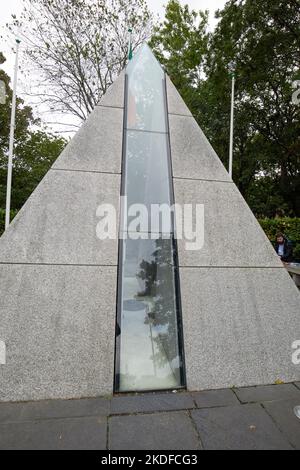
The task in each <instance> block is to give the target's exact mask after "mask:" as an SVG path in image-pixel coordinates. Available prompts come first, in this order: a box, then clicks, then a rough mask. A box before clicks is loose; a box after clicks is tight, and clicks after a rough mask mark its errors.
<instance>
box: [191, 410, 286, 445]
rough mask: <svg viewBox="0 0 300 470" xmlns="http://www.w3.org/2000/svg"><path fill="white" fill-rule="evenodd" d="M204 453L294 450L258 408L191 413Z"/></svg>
mask: <svg viewBox="0 0 300 470" xmlns="http://www.w3.org/2000/svg"><path fill="white" fill-rule="evenodd" d="M191 415H192V418H193V419H194V421H195V424H196V427H197V429H198V432H199V434H200V437H201V441H202V443H203V446H204V449H209V450H221V449H222V450H223V449H224V450H246V449H247V450H281V449H285V450H291V449H293V448H292V446H291V445H290V444H289V442H288V440H287V439H286V438H285V436H283V434H282V433H281V432H280V431H279V429H278V428H277V427H276V425H275V424H274V422H273V421H272V419H271V418H270V417H269V416H268V414H267V413H266V411H265V410H264V409H263V408H262V407H261V406H260V405H258V404H252V405H243V406H242V405H238V406H228V407H223V408H209V409H203V410H195V411H192V412H191Z"/></svg>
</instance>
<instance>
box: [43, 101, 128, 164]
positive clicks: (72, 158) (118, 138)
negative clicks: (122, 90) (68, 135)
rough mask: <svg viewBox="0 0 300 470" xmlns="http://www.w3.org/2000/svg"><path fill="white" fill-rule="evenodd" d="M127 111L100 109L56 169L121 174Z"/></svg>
mask: <svg viewBox="0 0 300 470" xmlns="http://www.w3.org/2000/svg"><path fill="white" fill-rule="evenodd" d="M122 132H123V110H122V109H117V108H104V107H101V106H96V107H95V109H94V110H93V111H92V112H91V114H90V115H89V116H88V118H87V120H86V121H85V123H84V124H83V125H82V126H81V127H80V129H79V131H78V132H76V134H75V135H74V137H73V138H72V139H71V140H70V142H69V143H68V145H67V146H66V147H65V149H64V150H63V152H62V153H61V154H60V156H59V157H58V158H57V160H56V161H55V163H54V164H53V167H52V168H56V169H65V170H77V171H79V170H82V171H99V172H102V173H103V172H104V173H105V172H108V173H121V159H122Z"/></svg>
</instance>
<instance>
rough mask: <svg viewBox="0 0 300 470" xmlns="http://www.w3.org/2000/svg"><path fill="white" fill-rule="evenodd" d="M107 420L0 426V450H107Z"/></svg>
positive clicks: (73, 419) (42, 422) (91, 418)
mask: <svg viewBox="0 0 300 470" xmlns="http://www.w3.org/2000/svg"><path fill="white" fill-rule="evenodd" d="M106 432H107V419H106V418H103V417H90V418H69V419H68V418H67V419H53V420H44V421H35V422H25V423H10V424H3V425H1V426H0V449H5V450H73V449H74V450H102V449H105V448H106Z"/></svg>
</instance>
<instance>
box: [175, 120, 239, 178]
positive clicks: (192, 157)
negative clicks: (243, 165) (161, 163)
mask: <svg viewBox="0 0 300 470" xmlns="http://www.w3.org/2000/svg"><path fill="white" fill-rule="evenodd" d="M169 127H170V139H171V153H172V170H173V176H174V177H176V178H188V179H199V180H203V179H204V180H205V179H206V180H218V181H228V182H231V178H230V177H229V174H228V172H227V171H226V169H225V167H224V165H223V164H222V162H221V160H220V159H219V158H218V156H217V154H216V152H215V151H214V149H213V148H212V146H211V144H210V143H209V141H208V140H207V138H206V137H205V135H204V133H203V131H202V130H201V129H200V127H199V126H198V124H197V122H196V120H195V119H194V118H191V117H188V116H178V115H176V114H170V115H169Z"/></svg>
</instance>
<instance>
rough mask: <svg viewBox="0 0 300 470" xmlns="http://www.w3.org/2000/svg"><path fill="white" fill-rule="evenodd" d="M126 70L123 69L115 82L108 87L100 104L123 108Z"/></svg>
mask: <svg viewBox="0 0 300 470" xmlns="http://www.w3.org/2000/svg"><path fill="white" fill-rule="evenodd" d="M124 82H125V71H124V70H123V71H122V72H121V73H120V75H119V76H118V78H117V79H116V80H115V81H114V83H113V84H112V85H111V86H110V87H109V88H108V90H107V92H106V93H105V95H104V96H103V97H102V98H101V100H100V101H99V103H98V106H111V107H116V108H123V106H124V86H125V83H124Z"/></svg>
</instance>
